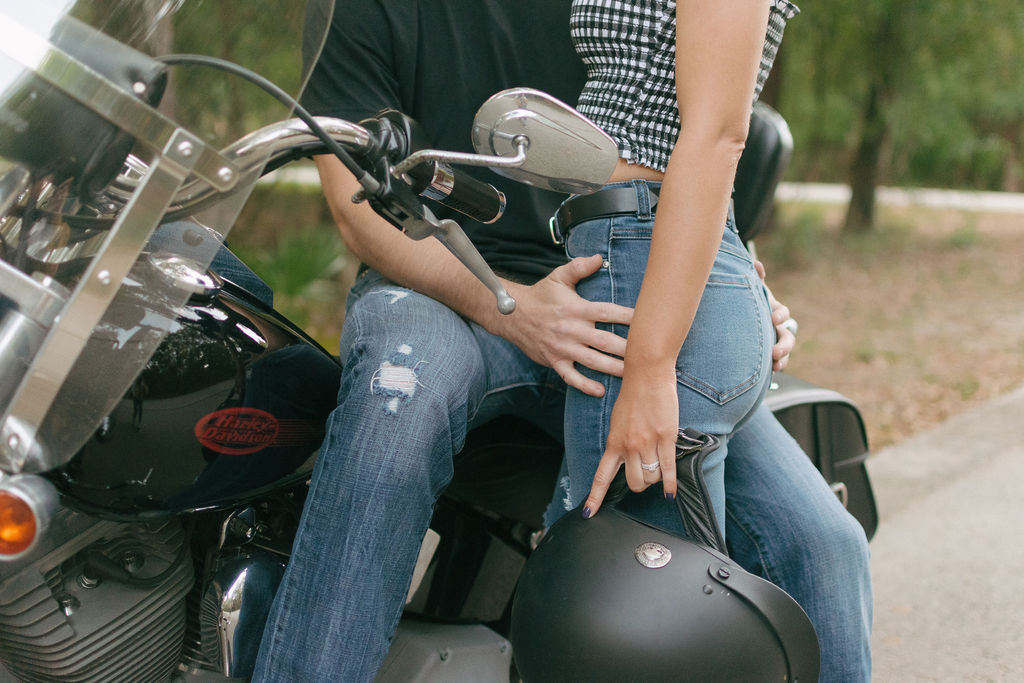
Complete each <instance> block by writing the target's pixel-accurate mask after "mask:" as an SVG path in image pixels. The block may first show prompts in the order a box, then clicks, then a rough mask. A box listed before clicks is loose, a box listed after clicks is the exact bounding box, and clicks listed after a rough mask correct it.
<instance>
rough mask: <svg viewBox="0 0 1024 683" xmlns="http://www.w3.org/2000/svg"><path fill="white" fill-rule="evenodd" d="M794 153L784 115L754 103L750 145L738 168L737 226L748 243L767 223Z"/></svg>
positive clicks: (735, 197)
mask: <svg viewBox="0 0 1024 683" xmlns="http://www.w3.org/2000/svg"><path fill="white" fill-rule="evenodd" d="M792 153H793V136H792V135H791V134H790V132H789V126H788V125H787V124H786V120H785V119H784V118H782V116H781V115H780V114H779V113H778V112H777V111H775V110H774V109H772V108H771V107H769V106H768V105H766V104H762V103H760V102H758V103H757V104H756V105H754V113H753V115H752V116H751V118H750V133H749V134H748V135H747V146H746V149H744V150H743V155H742V156H741V157H740V162H739V165H738V167H737V169H736V183H735V188H736V191H735V194H734V195H733V201H734V204H735V210H736V226H737V228H739V232H740V237H741V238H743V241H744V242H746V241H748V240H750V239H753V237H754V236H755V235H757V234H758V233H759V232H760V231H761V230H762V229H763V228H764V226H765V224H766V223H767V220H768V216H769V214H770V213H771V206H772V202H773V200H774V197H775V188H776V187H778V185H779V181H780V180H782V174H783V172H784V171H785V170H786V166H787V165H788V164H789V159H790V157H791V156H792Z"/></svg>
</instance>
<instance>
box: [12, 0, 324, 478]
mask: <svg viewBox="0 0 1024 683" xmlns="http://www.w3.org/2000/svg"><path fill="white" fill-rule="evenodd" d="M307 5H308V6H307ZM332 5H333V0H308V2H306V1H305V0H276V1H275V2H259V3H257V2H251V1H250V0H216V1H210V0H77V1H71V0H30V1H28V2H26V1H25V0H0V257H2V262H0V411H2V414H3V423H2V424H0V470H2V471H3V472H6V473H9V474H10V473H17V472H42V471H47V470H50V469H53V468H55V467H57V466H59V465H62V464H64V463H66V462H67V461H68V460H70V459H71V458H72V457H73V456H74V454H75V453H76V452H77V451H78V450H79V449H80V448H81V447H82V445H83V444H85V443H86V441H87V440H88V439H90V438H91V437H92V436H93V435H94V434H99V435H101V434H102V429H100V428H101V427H102V426H103V423H104V420H105V418H106V417H107V416H108V415H109V413H110V411H111V409H112V408H113V406H114V405H115V404H116V403H117V402H118V401H119V400H120V399H121V398H122V397H124V396H126V395H130V394H131V392H132V391H133V390H135V389H137V388H136V387H134V383H135V381H136V378H137V377H138V376H139V373H140V371H141V369H142V368H143V367H144V366H145V364H146V363H147V361H148V360H149V359H150V357H151V356H152V355H153V352H154V350H155V349H156V348H157V346H158V345H159V344H160V343H161V340H163V339H164V338H165V337H166V336H167V334H168V333H169V332H172V331H174V330H175V329H176V327H177V326H178V325H179V323H178V322H176V320H177V319H178V317H179V315H180V311H181V308H182V305H183V304H184V303H185V302H186V301H188V300H189V298H190V297H192V298H193V300H194V298H195V297H203V296H207V295H210V293H211V292H213V291H215V290H216V287H217V286H218V279H217V276H216V275H215V274H211V273H212V272H214V271H211V270H210V265H211V263H214V270H215V266H216V261H215V259H216V257H217V256H218V254H219V253H222V252H221V249H222V242H223V239H224V237H225V236H226V235H227V234H228V232H229V230H230V228H231V226H232V224H233V223H234V221H235V219H236V217H237V215H238V213H239V212H240V210H241V209H242V207H243V205H244V203H245V201H246V199H247V197H248V195H249V193H250V191H251V190H252V187H253V185H254V184H255V182H256V180H257V179H258V178H259V175H260V173H261V170H262V168H263V166H264V165H265V162H266V160H267V159H268V157H269V155H270V154H271V153H272V150H271V149H268V148H266V147H265V146H261V144H251V143H240V144H236V143H237V141H239V139H240V138H242V137H243V136H244V135H245V134H246V133H248V132H251V131H254V130H256V129H259V128H261V127H263V126H266V125H269V124H271V123H274V122H276V121H281V120H283V119H286V118H288V117H289V116H290V114H291V112H290V107H289V106H286V105H285V104H282V103H280V102H278V101H277V100H275V99H274V98H272V97H270V96H268V95H267V94H266V93H265V92H263V91H262V90H260V89H259V88H258V87H256V86H255V85H253V84H252V83H251V82H249V81H247V80H245V79H243V78H242V77H240V76H239V75H237V74H234V73H230V72H228V71H225V70H222V69H220V68H216V66H215V65H211V64H210V63H209V62H207V63H204V64H196V63H194V60H183V59H165V58H166V56H168V55H182V54H190V55H197V54H198V55H203V56H206V57H213V58H216V59H218V60H224V61H226V62H229V63H231V64H235V65H239V66H241V67H244V68H245V69H248V70H249V71H251V72H255V73H256V74H259V75H261V76H263V77H264V78H266V79H268V80H269V81H271V82H273V83H274V84H276V85H277V86H278V87H279V88H280V89H281V90H283V91H284V92H285V93H287V94H290V95H292V96H298V94H299V92H300V91H301V88H302V85H303V81H304V77H305V74H306V71H307V69H306V68H305V67H304V65H305V66H308V65H309V64H310V63H312V61H313V58H314V57H315V55H316V54H317V52H318V51H319V48H320V46H321V45H322V42H323V36H324V34H325V32H326V29H327V24H328V18H329V16H330V13H331V10H332ZM304 56H305V59H304V58H303V57H304ZM247 140H248V138H247ZM161 355H162V356H163V355H166V354H161ZM170 362H172V363H173V359H171V360H170ZM97 429H100V432H97Z"/></svg>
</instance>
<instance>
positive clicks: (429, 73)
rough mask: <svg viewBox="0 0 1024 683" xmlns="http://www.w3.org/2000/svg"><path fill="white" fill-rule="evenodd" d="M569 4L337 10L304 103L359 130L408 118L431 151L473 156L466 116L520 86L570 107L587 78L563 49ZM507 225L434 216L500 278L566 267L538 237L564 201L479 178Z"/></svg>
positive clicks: (356, 2) (369, 4)
mask: <svg viewBox="0 0 1024 683" xmlns="http://www.w3.org/2000/svg"><path fill="white" fill-rule="evenodd" d="M569 5H570V0H419V1H417V2H410V1H408V0H406V1H404V2H403V1H401V0H339V1H338V2H337V4H336V7H335V10H334V17H333V19H332V21H331V27H330V32H329V34H328V37H327V41H326V43H325V44H324V49H323V52H322V54H321V56H320V58H319V60H318V62H317V64H316V67H315V69H314V71H313V74H312V76H311V78H310V82H309V85H308V87H307V88H306V91H305V93H304V95H303V104H304V105H305V106H306V108H307V109H309V110H310V111H311V112H312V113H314V114H318V115H325V116H335V117H339V118H343V119H347V120H350V121H359V120H361V119H364V118H366V117H368V116H372V115H373V114H375V113H376V112H377V111H379V110H381V109H384V108H387V107H391V108H395V109H398V110H400V111H402V112H404V113H406V114H408V115H409V116H411V117H413V118H414V119H416V120H417V121H418V122H419V124H420V126H421V127H422V128H423V130H424V131H425V133H426V134H427V137H428V139H429V141H430V144H431V145H432V146H433V147H435V148H440V149H448V150H455V151H472V146H471V143H470V128H471V124H472V121H473V116H474V114H475V111H476V107H478V106H479V105H480V104H482V103H483V102H484V100H486V99H487V98H488V97H489V96H490V95H492V94H494V93H495V92H498V91H499V90H503V89H505V88H509V87H515V86H529V87H532V88H537V89H538V90H542V91H544V92H547V93H549V94H551V95H553V96H554V97H557V98H558V99H560V100H562V101H564V102H568V103H569V104H575V102H576V99H577V97H578V96H579V92H580V88H581V87H582V85H583V82H584V80H585V71H584V68H583V65H582V63H581V62H580V61H579V58H578V57H577V56H576V53H575V51H574V50H573V47H572V43H571V41H570V39H569ZM463 170H468V171H469V172H471V173H472V174H473V175H476V176H477V177H478V178H480V179H481V180H485V181H487V182H489V183H492V184H493V185H495V186H496V187H498V188H499V189H501V190H502V191H503V192H504V193H505V194H506V197H507V198H508V208H507V210H506V212H505V215H504V216H503V217H502V218H501V219H500V220H498V221H497V222H496V223H492V224H490V225H482V224H480V223H477V222H475V221H472V220H470V219H468V218H465V217H463V216H461V214H455V215H450V214H448V213H446V211H447V210H446V209H445V208H444V207H439V206H438V207H431V208H432V210H435V213H436V214H437V215H438V216H442V217H449V216H450V217H452V218H455V219H456V220H457V221H458V222H459V223H460V224H461V225H462V227H463V228H464V229H465V231H466V233H467V234H468V235H469V237H470V239H472V240H473V242H474V243H475V244H476V246H477V248H478V249H479V250H480V252H481V254H483V256H484V258H485V259H486V260H487V262H488V263H489V264H490V265H491V267H492V268H494V269H495V270H496V271H498V272H499V273H501V274H504V275H508V276H510V277H514V278H516V279H518V280H521V281H526V282H532V281H534V280H537V279H539V278H541V277H543V276H544V275H546V274H547V273H548V272H550V271H551V270H552V269H553V268H555V267H556V266H558V265H560V264H562V263H564V262H565V254H564V252H563V251H562V249H561V248H560V247H557V246H555V245H554V244H553V243H552V241H551V237H550V234H549V230H548V225H547V222H548V218H549V217H550V216H551V215H552V214H553V213H554V211H555V209H556V208H557V206H558V203H559V202H560V201H561V200H562V199H564V195H559V194H556V193H553V192H547V191H543V190H537V189H534V188H531V187H528V186H526V185H523V184H520V183H516V182H514V181H511V180H509V179H507V178H503V177H501V176H498V175H496V174H494V173H491V172H490V171H488V170H485V169H468V168H466V167H463Z"/></svg>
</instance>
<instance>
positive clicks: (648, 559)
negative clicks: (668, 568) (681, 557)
mask: <svg viewBox="0 0 1024 683" xmlns="http://www.w3.org/2000/svg"><path fill="white" fill-rule="evenodd" d="M633 555H634V556H635V557H636V561H637V562H639V563H640V564H642V565H643V566H645V567H648V568H649V569H659V568H661V567H664V566H665V565H666V564H668V563H669V562H670V561H671V560H672V551H671V550H669V549H668V548H666V547H665V546H663V545H662V544H660V543H655V542H653V541H649V542H647V543H641V544H640V545H638V546H637V547H636V550H634V551H633Z"/></svg>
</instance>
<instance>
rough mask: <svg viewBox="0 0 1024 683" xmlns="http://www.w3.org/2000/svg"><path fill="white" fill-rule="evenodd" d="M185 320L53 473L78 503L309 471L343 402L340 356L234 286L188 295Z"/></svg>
mask: <svg viewBox="0 0 1024 683" xmlns="http://www.w3.org/2000/svg"><path fill="white" fill-rule="evenodd" d="M176 323H177V324H176V325H175V326H174V330H173V331H172V333H171V334H169V335H168V336H167V338H166V339H165V340H164V341H163V342H162V343H161V344H160V346H159V348H158V349H157V351H156V352H155V353H154V354H153V356H152V358H151V359H150V360H149V362H148V363H147V365H146V367H145V369H144V370H143V371H142V373H141V374H140V375H139V376H138V378H137V379H136V381H135V382H134V383H133V384H132V386H131V387H130V389H129V391H128V393H127V394H126V395H125V396H124V398H123V399H122V400H121V401H120V402H119V403H118V404H117V406H116V408H115V409H114V411H113V412H112V413H111V414H110V415H109V416H108V418H107V419H106V420H104V422H103V424H102V425H101V427H100V429H99V430H97V432H96V434H95V436H94V437H93V438H92V439H90V441H89V442H88V443H87V444H86V445H85V446H84V447H83V448H82V449H81V450H80V451H79V452H78V454H77V455H76V456H75V457H74V458H73V459H72V460H71V461H70V462H69V463H68V464H67V465H66V466H64V467H62V468H60V469H59V470H57V471H55V472H54V473H53V474H52V475H51V478H52V479H53V481H54V483H55V484H56V485H57V487H58V488H59V489H60V490H61V492H62V493H63V494H64V496H65V497H66V502H67V503H68V504H69V505H72V506H74V507H77V508H80V509H83V510H86V511H88V512H90V513H92V514H96V515H100V516H110V517H116V518H124V517H133V516H153V515H163V514H168V513H176V512H182V511H187V510H194V509H202V508H211V507H222V506H230V505H235V504H238V503H241V502H245V501H247V500H249V499H251V498H253V497H255V496H257V495H259V494H261V493H264V492H266V491H267V490H271V489H274V488H276V487H279V486H281V485H282V484H284V483H287V482H290V481H294V480H297V479H299V478H301V477H304V476H306V475H308V474H309V472H310V471H311V470H312V463H313V460H314V456H315V453H316V450H317V448H318V447H319V445H320V442H321V441H322V440H323V435H324V424H325V422H326V419H327V416H328V414H329V413H330V412H331V410H333V409H334V407H335V406H336V404H337V392H338V383H339V378H340V373H341V369H340V365H339V364H338V363H337V361H336V360H335V359H334V358H332V357H331V356H330V355H329V354H328V353H327V352H326V351H324V350H323V349H322V348H320V347H319V346H318V345H316V344H315V342H312V341H311V340H309V339H308V338H305V337H304V336H303V335H302V334H301V333H300V332H298V331H296V329H295V328H294V327H292V326H291V325H290V324H289V323H288V322H287V321H286V320H284V319H283V318H281V317H280V316H278V315H277V314H275V313H274V312H273V310H272V309H270V308H269V307H266V306H265V305H263V304H262V303H261V302H259V301H258V300H256V299H254V298H253V297H249V296H246V293H245V292H244V291H241V290H239V289H237V288H233V287H230V286H228V287H227V288H225V289H224V290H222V291H221V292H220V293H218V294H216V295H215V296H213V297H210V298H209V300H205V301H204V300H193V301H191V302H190V303H189V304H188V305H186V306H184V307H183V308H182V309H181V310H180V311H179V317H178V319H177V321H176ZM126 327H127V324H126ZM130 331H131V330H130V329H124V330H115V331H113V333H112V334H113V336H112V338H114V339H118V338H123V337H126V336H130V334H129V333H130Z"/></svg>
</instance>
